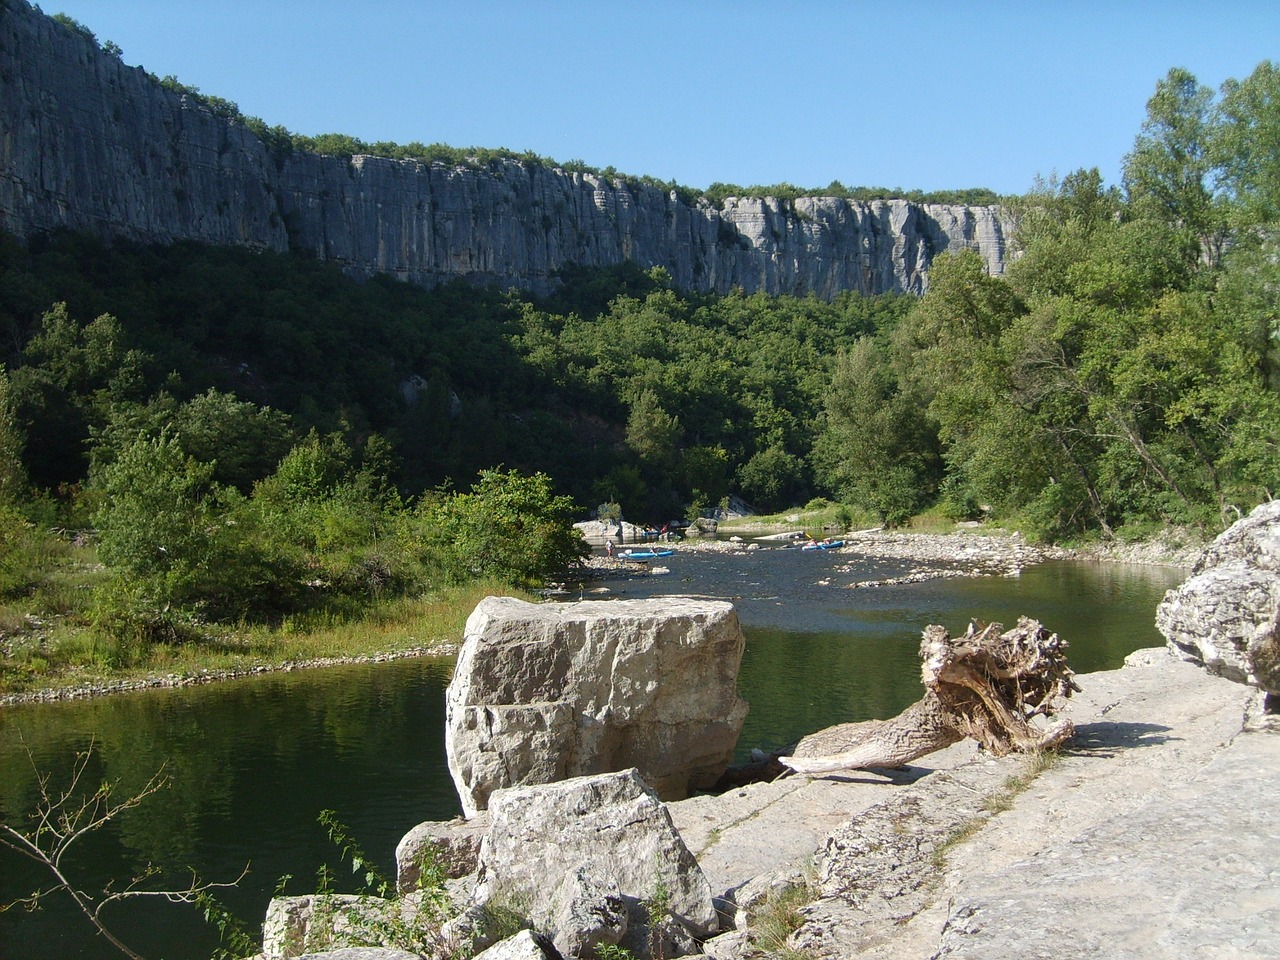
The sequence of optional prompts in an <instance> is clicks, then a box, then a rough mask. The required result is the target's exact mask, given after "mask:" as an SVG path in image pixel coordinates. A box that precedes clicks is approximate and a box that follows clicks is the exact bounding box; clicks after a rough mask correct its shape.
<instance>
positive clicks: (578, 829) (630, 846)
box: [476, 770, 719, 956]
mask: <svg viewBox="0 0 1280 960" xmlns="http://www.w3.org/2000/svg"><path fill="white" fill-rule="evenodd" d="M489 812H490V816H491V818H492V827H491V828H490V831H489V834H488V836H487V837H486V838H485V841H484V844H483V846H482V847H481V850H480V869H479V873H478V878H479V885H478V888H477V897H476V899H477V901H479V902H483V903H491V904H492V903H498V904H511V905H516V904H518V905H521V908H522V910H523V912H525V913H526V914H527V915H528V916H529V917H530V919H531V920H532V921H533V923H534V926H535V928H536V929H539V930H542V931H545V932H547V933H548V935H549V936H551V937H552V938H553V940H556V942H557V943H559V942H560V941H562V940H566V939H567V940H569V941H572V940H573V939H574V938H575V937H580V936H581V934H580V933H575V932H573V931H567V930H558V929H556V925H557V923H563V922H564V916H565V913H566V908H565V906H564V904H565V901H566V900H572V899H573V898H574V897H576V896H578V895H579V894H578V891H579V890H580V889H581V888H582V886H583V885H584V883H585V881H584V880H583V879H582V878H584V877H589V878H595V879H593V880H592V882H593V883H594V884H596V885H597V887H598V885H599V884H600V883H601V882H603V883H604V884H606V889H607V890H608V891H609V893H608V894H607V897H608V898H610V899H611V898H612V896H613V894H612V890H613V889H614V886H613V885H614V884H616V890H617V895H618V896H619V897H620V898H621V900H622V902H623V903H624V904H625V906H626V928H625V935H624V932H622V931H619V936H620V937H622V939H621V941H620V942H621V943H622V945H623V946H624V947H627V948H628V949H631V950H632V951H633V952H635V953H636V954H637V955H648V952H649V951H648V942H649V932H650V927H649V915H648V909H647V908H646V907H645V905H644V904H645V902H646V901H648V902H649V903H650V904H652V903H653V902H655V901H662V902H664V903H665V909H666V911H667V916H666V917H664V918H661V919H662V922H663V924H664V925H665V926H666V927H668V928H669V929H668V930H666V931H662V930H660V931H659V932H660V934H661V933H664V932H665V933H666V934H667V936H665V937H664V940H665V944H666V947H665V949H666V955H667V956H678V955H683V954H688V953H691V952H695V951H696V943H695V941H698V940H704V939H706V938H707V937H709V936H712V935H713V934H715V933H716V932H717V931H718V929H719V924H718V918H717V915H716V910H715V906H714V904H713V902H712V895H711V887H710V885H709V884H708V883H707V879H706V876H705V875H704V874H703V872H702V869H701V868H700V867H699V866H698V863H697V861H696V860H695V859H694V857H693V854H692V853H690V852H689V849H688V847H686V846H685V844H684V841H683V840H682V839H681V838H680V834H679V832H678V831H677V830H676V828H675V826H674V825H673V824H672V822H671V816H670V814H669V813H668V812H667V808H666V806H665V805H664V804H663V803H662V802H661V801H659V800H658V798H657V797H656V796H655V795H654V794H653V792H652V791H651V790H649V789H648V787H646V786H645V784H644V782H643V781H642V780H641V779H640V777H639V776H638V775H637V773H636V771H635V770H626V771H622V772H620V773H610V774H602V775H599V776H593V777H579V778H575V779H572V780H567V781H564V782H563V783H554V784H544V785H539V786H530V787H514V788H511V789H507V790H500V791H498V792H496V793H495V794H494V795H493V797H492V803H491V805H490V811H489ZM557 881H558V882H557ZM566 883H567V884H569V889H568V890H567V891H566V890H564V889H563V887H564V885H565V884H566ZM597 926H598V927H599V928H600V929H601V931H602V936H601V937H600V939H599V940H598V941H597V942H607V941H606V938H607V936H609V934H607V933H603V930H604V927H606V926H608V923H600V924H597Z"/></svg>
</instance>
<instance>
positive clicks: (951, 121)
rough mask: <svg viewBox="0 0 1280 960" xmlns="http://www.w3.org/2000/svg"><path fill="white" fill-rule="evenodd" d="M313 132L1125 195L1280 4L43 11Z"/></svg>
mask: <svg viewBox="0 0 1280 960" xmlns="http://www.w3.org/2000/svg"><path fill="white" fill-rule="evenodd" d="M41 7H42V9H43V10H44V11H45V12H46V13H57V12H63V13H66V14H69V15H70V16H72V17H75V18H76V19H77V20H79V21H81V22H82V23H84V24H85V25H86V26H87V27H89V28H90V29H91V30H93V31H94V33H96V34H97V36H98V39H99V41H106V40H112V41H115V42H116V43H118V44H119V45H120V46H121V47H122V48H123V50H124V60H125V62H127V63H130V64H140V65H142V66H144V67H146V69H148V70H150V71H151V72H152V73H155V74H157V75H160V76H164V75H167V74H175V75H176V76H177V77H178V78H179V79H180V80H181V81H183V82H184V83H188V84H194V85H195V86H197V87H199V88H200V89H201V90H202V91H203V92H205V93H210V94H216V95H218V96H220V97H225V98H226V99H228V100H233V101H235V102H236V103H238V104H239V105H240V108H241V110H243V111H244V112H245V113H246V114H250V115H256V116H260V117H262V118H263V119H264V120H266V121H267V123H269V124H273V125H274V124H283V125H284V126H286V127H288V128H289V129H290V130H294V131H296V132H299V133H306V134H318V133H328V132H340V133H347V134H351V135H353V136H356V137H359V138H360V139H363V140H367V141H376V140H394V141H398V142H402V143H404V142H408V141H412V140H420V141H422V142H424V143H434V142H441V143H447V144H450V145H452V146H459V147H464V146H475V145H478V146H485V147H506V148H508V149H511V150H517V151H523V150H533V151H534V152H535V153H538V154H542V155H544V156H549V157H553V158H555V159H556V160H561V161H564V160H583V161H585V162H586V163H588V164H590V165H592V166H596V167H606V166H610V165H612V166H614V167H617V168H618V169H619V170H620V171H622V172H625V173H631V174H648V175H650V176H654V177H658V178H660V179H664V180H668V179H669V180H676V181H677V182H679V183H681V184H684V185H686V186H692V187H706V186H708V185H709V184H711V183H712V182H714V181H723V182H728V183H737V184H741V185H743V186H750V185H753V184H774V183H780V182H784V181H785V182H790V183H794V184H796V185H798V186H802V187H821V186H825V185H827V184H828V183H830V182H831V181H832V180H839V181H841V182H842V183H844V184H845V185H847V186H885V187H902V188H905V189H921V190H944V189H953V188H964V187H976V186H984V187H990V188H991V189H994V190H996V191H999V192H1001V193H1022V192H1025V191H1026V190H1027V189H1028V188H1030V187H1031V186H1032V184H1033V182H1034V179H1035V177H1036V176H1037V175H1042V176H1048V175H1050V174H1053V173H1055V172H1056V173H1059V174H1065V173H1069V172H1071V171H1073V170H1076V169H1079V168H1080V167H1094V166H1096V167H1098V168H1099V169H1100V170H1101V171H1102V175H1103V177H1104V179H1105V180H1106V181H1107V182H1109V183H1118V182H1119V179H1120V170H1121V165H1122V163H1123V158H1124V154H1125V153H1126V152H1127V151H1128V150H1129V149H1130V148H1131V146H1132V144H1133V138H1134V136H1135V135H1136V134H1137V133H1138V130H1139V127H1140V126H1141V123H1142V120H1143V116H1144V111H1145V105H1146V101H1147V98H1148V97H1150V95H1151V93H1152V91H1153V90H1154V88H1155V84H1156V82H1157V80H1159V79H1160V78H1161V77H1163V76H1164V75H1165V73H1166V72H1167V71H1168V70H1169V68H1171V67H1174V66H1180V67H1185V68H1187V69H1189V70H1190V71H1191V72H1192V73H1194V74H1195V75H1196V76H1197V78H1198V79H1199V80H1200V81H1201V82H1202V83H1205V84H1207V85H1209V86H1211V87H1214V88H1217V87H1218V86H1219V85H1220V84H1221V83H1222V81H1223V80H1225V79H1227V78H1229V77H1236V78H1243V77H1244V76H1246V75H1247V74H1248V73H1250V72H1251V71H1252V69H1253V68H1254V66H1256V65H1257V63H1258V62H1259V61H1261V60H1264V59H1273V60H1275V59H1280V3H1276V2H1275V0H1268V2H1246V0H1239V2H1235V0H1218V2H1215V3H1213V4H1209V3H1206V2H1204V0H1195V2H1186V0H1164V2H1148V3H1137V2H1125V0H1105V2H1070V3H1067V2H1046V0H1023V2H1019V3H996V2H974V3H964V2H962V0H950V2H936V3H935V2H931V0H916V2H911V0H898V2H893V3H870V2H865V0H846V2H834V0H775V2H771V3H766V2H761V0H733V2H728V0H724V2H721V0H707V2H698V0H687V2H684V3H677V2H645V0H632V2H576V3H574V2H567V0H524V2H516V0H466V2H463V0H459V2H453V3H444V2H436V0H357V2H352V0H344V2H342V3H338V2H333V0H305V2H304V0H44V2H43V3H42V4H41Z"/></svg>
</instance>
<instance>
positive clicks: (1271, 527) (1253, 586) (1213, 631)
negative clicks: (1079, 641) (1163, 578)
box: [1156, 501, 1280, 702]
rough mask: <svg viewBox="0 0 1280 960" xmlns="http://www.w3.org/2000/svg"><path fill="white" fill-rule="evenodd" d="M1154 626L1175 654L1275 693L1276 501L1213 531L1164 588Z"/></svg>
mask: <svg viewBox="0 0 1280 960" xmlns="http://www.w3.org/2000/svg"><path fill="white" fill-rule="evenodd" d="M1156 627H1157V628H1158V629H1159V630H1160V632H1161V633H1162V634H1163V635H1164V637H1165V639H1166V640H1167V641H1168V644H1169V648H1170V649H1171V650H1173V651H1174V652H1175V653H1176V654H1177V655H1178V656H1180V657H1183V658H1184V659H1187V660H1190V661H1192V662H1194V663H1200V664H1203V665H1204V667H1205V669H1207V670H1208V671H1209V672H1210V673H1212V674H1216V675H1217V676H1221V677H1226V678H1227V679H1229V680H1235V681H1237V682H1239V683H1249V684H1253V685H1254V686H1257V687H1260V688H1261V689H1263V690H1265V691H1266V692H1267V694H1268V695H1269V696H1270V697H1271V698H1272V702H1275V699H1276V698H1278V697H1280V501H1272V502H1271V503H1264V504H1262V505H1261V506H1259V507H1258V508H1257V509H1255V510H1254V511H1253V512H1252V513H1251V514H1249V516H1247V517H1245V518H1243V519H1241V520H1239V521H1237V522H1236V523H1235V524H1234V525H1233V526H1232V527H1231V528H1230V529H1229V530H1227V531H1226V532H1225V533H1223V534H1222V535H1221V536H1220V537H1218V538H1217V539H1216V540H1215V541H1214V542H1213V543H1212V544H1211V545H1210V546H1209V547H1208V548H1207V549H1206V550H1205V551H1204V553H1203V554H1202V555H1201V557H1200V559H1199V560H1198V561H1197V562H1196V565H1195V566H1194V567H1193V568H1192V571H1191V577H1190V578H1189V579H1188V580H1187V581H1186V582H1185V583H1183V584H1182V585H1181V586H1180V587H1178V588H1177V589H1175V590H1170V591H1169V592H1168V593H1167V594H1165V598H1164V600H1163V602H1161V604H1160V607H1159V608H1158V609H1157V611H1156Z"/></svg>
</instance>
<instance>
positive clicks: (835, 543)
mask: <svg viewBox="0 0 1280 960" xmlns="http://www.w3.org/2000/svg"><path fill="white" fill-rule="evenodd" d="M843 546H844V541H843V540H818V541H816V542H814V543H806V544H805V545H804V546H802V547H801V548H800V549H801V550H834V549H835V548H836V547H843Z"/></svg>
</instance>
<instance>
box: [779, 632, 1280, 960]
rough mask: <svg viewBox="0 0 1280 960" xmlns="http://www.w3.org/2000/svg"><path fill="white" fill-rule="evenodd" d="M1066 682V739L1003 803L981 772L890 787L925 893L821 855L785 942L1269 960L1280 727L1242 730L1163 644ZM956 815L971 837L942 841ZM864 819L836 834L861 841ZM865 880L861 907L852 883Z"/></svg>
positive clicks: (874, 854) (1243, 701)
mask: <svg viewBox="0 0 1280 960" xmlns="http://www.w3.org/2000/svg"><path fill="white" fill-rule="evenodd" d="M1079 680H1080V684H1081V686H1082V687H1083V692H1082V693H1081V694H1078V695H1077V696H1076V697H1074V698H1073V699H1072V701H1071V702H1070V706H1069V709H1068V711H1067V713H1068V715H1069V716H1071V718H1072V719H1073V720H1074V721H1075V722H1076V724H1077V730H1078V737H1077V739H1076V740H1075V741H1074V742H1073V743H1072V745H1071V746H1070V747H1069V748H1068V749H1067V750H1066V751H1065V752H1064V754H1063V756H1062V758H1061V759H1060V760H1059V761H1058V762H1057V764H1056V765H1055V766H1053V767H1052V768H1050V769H1049V770H1047V771H1045V772H1043V773H1042V774H1040V776H1039V777H1038V778H1037V779H1035V780H1034V782H1033V783H1032V784H1031V786H1030V787H1029V788H1028V789H1027V790H1026V791H1025V792H1024V793H1022V794H1020V795H1019V796H1017V798H1016V800H1015V801H1014V802H1013V805H1012V807H1011V808H1010V809H1008V810H1006V811H1005V812H1002V813H998V814H994V815H993V814H991V813H990V811H989V810H986V809H984V806H983V804H982V802H981V801H982V799H983V796H984V794H990V792H991V790H992V788H993V787H995V788H998V787H999V785H1000V781H999V780H996V781H994V782H993V781H992V780H991V778H989V777H988V778H985V779H984V778H982V777H980V776H978V774H980V773H981V770H982V768H983V767H984V766H987V765H989V764H990V761H987V762H986V763H983V762H978V763H974V764H969V765H966V766H964V767H960V768H957V769H956V770H955V771H953V772H951V773H948V774H943V775H942V778H941V779H939V778H937V777H930V778H929V779H927V780H925V781H923V782H922V783H920V784H917V785H915V786H913V787H909V788H906V790H904V791H903V792H902V794H901V795H900V797H901V800H900V803H901V802H902V801H907V802H908V805H918V806H919V809H917V810H915V811H914V812H912V814H911V818H910V820H909V821H907V822H906V823H907V824H909V825H910V833H911V834H912V835H916V836H919V835H922V834H927V833H928V832H929V831H930V829H931V828H930V826H929V825H930V824H931V823H935V824H937V825H938V827H937V829H935V830H934V831H933V832H934V833H935V834H936V836H935V838H934V840H935V842H936V843H939V845H938V846H937V852H938V854H939V855H940V856H941V857H942V859H943V860H945V867H944V868H943V869H942V870H941V871H939V870H938V869H937V861H936V860H935V861H934V863H933V864H932V865H930V864H929V863H928V862H927V860H924V861H922V863H921V864H920V867H921V869H922V870H924V871H925V874H926V876H925V881H926V882H923V883H920V882H914V881H913V882H910V883H906V882H903V875H902V873H901V871H899V872H897V873H895V872H894V870H892V869H889V868H888V867H886V866H885V864H882V863H878V861H879V860H883V859H884V851H882V850H880V849H875V850H873V849H870V848H869V847H867V848H864V849H858V848H857V847H856V845H852V844H849V845H847V846H846V847H845V849H843V850H839V849H837V850H833V849H831V846H830V844H829V845H828V851H827V856H828V857H829V858H830V859H829V862H828V863H827V864H826V866H825V868H824V869H825V870H826V872H827V876H826V877H825V878H824V884H823V896H822V897H821V898H820V899H819V900H818V901H817V902H815V903H814V904H812V905H811V906H810V907H808V908H806V911H805V912H806V915H807V918H808V919H807V922H806V924H805V926H804V927H802V929H801V931H800V932H799V933H798V934H797V941H798V943H800V944H801V945H802V946H803V947H805V948H806V949H808V950H810V951H811V952H812V953H813V955H814V956H815V957H842V958H843V957H854V956H857V957H868V958H877V960H897V958H901V957H930V958H941V957H948V958H961V957H963V958H978V957H983V958H989V957H1004V956H1018V957H1026V958H1034V960H1059V958H1061V960H1076V958H1080V957H1099V958H1102V957H1106V958H1122V960H1130V958H1132V960H1146V958H1153V960H1154V958H1165V957H1168V958H1184V957H1224V958H1225V957H1232V958H1235V957H1243V958H1253V957H1258V958H1261V957H1275V956H1280V821H1277V820H1276V818H1275V817H1274V814H1273V806H1274V798H1275V797H1276V795H1277V788H1278V787H1280V731H1276V730H1274V729H1270V727H1269V725H1268V724H1267V723H1266V722H1265V721H1262V720H1258V721H1256V722H1252V723H1251V722H1247V720H1246V718H1247V717H1248V716H1251V715H1252V714H1251V711H1253V710H1256V709H1257V704H1258V702H1259V694H1258V692H1257V691H1256V690H1252V689H1250V688H1248V687H1244V686H1241V685H1239V684H1235V683H1231V682H1230V681H1227V680H1222V679H1219V678H1215V677H1212V676H1209V675H1207V674H1206V673H1205V672H1204V671H1203V670H1202V669H1200V668H1198V667H1195V666H1192V665H1190V664H1186V663H1180V662H1178V661H1177V660H1176V659H1175V658H1174V657H1173V656H1171V655H1170V654H1169V653H1167V652H1166V651H1165V650H1149V651H1139V652H1138V653H1137V654H1134V655H1133V656H1131V657H1130V658H1129V663H1128V665H1127V666H1126V667H1125V669H1123V670H1117V671H1110V672H1107V673H1096V674H1089V675H1086V676H1083V677H1080V678H1079ZM1272 723H1274V721H1272ZM1009 761H1014V762H1015V763H1014V766H1011V767H1009V770H1010V771H1011V772H1016V770H1017V766H1016V761H1017V758H1006V759H1005V760H1002V761H1000V762H999V763H998V764H994V765H993V766H994V768H996V769H1000V770H1003V769H1004V768H1005V765H1006V764H1007V763H1008V762H1009ZM947 779H951V780H955V781H957V782H962V785H963V786H964V789H962V790H960V791H959V792H956V791H952V790H949V789H945V788H946V787H947V784H946V782H945V781H946V780H947ZM940 788H943V789H940ZM970 796H971V797H972V800H967V799H966V797H970ZM965 807H968V808H969V810H970V811H972V812H971V814H967V815H969V816H972V817H973V818H980V819H981V821H982V823H981V824H980V829H977V830H976V832H974V833H973V834H972V836H971V837H969V838H968V839H967V840H965V841H964V842H961V843H958V844H954V845H953V844H948V843H946V842H945V841H946V837H945V835H943V834H944V833H945V832H947V831H952V832H953V831H954V827H955V824H954V816H952V815H954V814H955V813H956V812H957V811H958V810H962V809H963V808H965ZM887 809H888V807H884V806H882V807H879V808H877V810H881V811H883V810H887ZM948 811H950V813H948ZM902 812H903V813H904V814H905V813H907V810H906V809H905V808H904V809H903V810H902ZM949 817H950V819H949ZM868 819H869V815H868V814H863V815H862V816H861V817H858V818H854V819H853V820H850V821H849V823H848V824H846V825H844V826H843V827H841V828H840V830H839V831H837V834H836V837H841V836H843V837H845V839H846V842H847V840H848V838H849V837H851V836H857V835H859V834H861V835H865V834H866V832H867V829H868V827H867V821H868ZM905 829H906V826H905V824H904V830H905ZM953 835H954V834H953ZM928 843H929V841H928V839H927V838H923V837H922V839H921V840H920V842H919V843H917V844H916V846H917V847H919V848H920V849H921V851H922V852H926V853H927V851H928ZM891 846H892V845H887V846H886V847H885V850H887V851H888V852H889V854H890V858H891V859H895V860H901V859H902V857H901V851H894V850H892V849H890V848H891ZM930 869H931V871H932V875H931V876H930V875H927V874H928V873H929V870H930ZM877 875H878V879H874V896H873V897H870V898H865V899H864V900H862V901H861V902H860V901H859V898H858V895H857V894H858V891H857V889H856V888H857V886H858V884H857V880H858V878H859V877H865V878H868V879H869V880H871V879H873V878H875V877H876V876H877Z"/></svg>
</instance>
